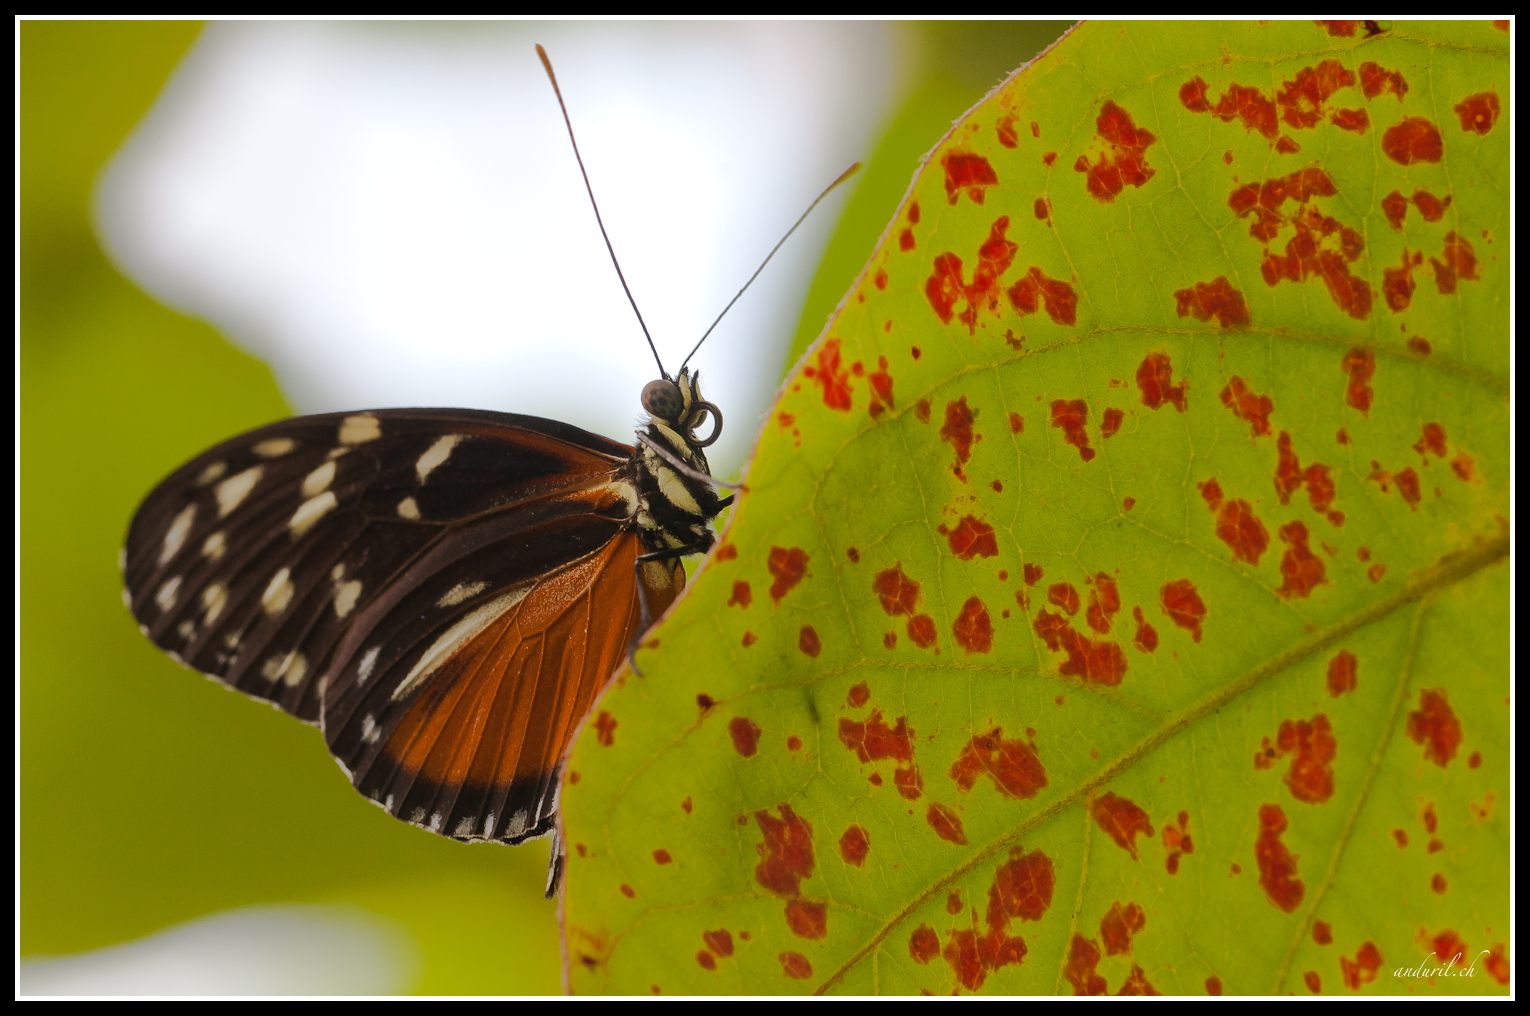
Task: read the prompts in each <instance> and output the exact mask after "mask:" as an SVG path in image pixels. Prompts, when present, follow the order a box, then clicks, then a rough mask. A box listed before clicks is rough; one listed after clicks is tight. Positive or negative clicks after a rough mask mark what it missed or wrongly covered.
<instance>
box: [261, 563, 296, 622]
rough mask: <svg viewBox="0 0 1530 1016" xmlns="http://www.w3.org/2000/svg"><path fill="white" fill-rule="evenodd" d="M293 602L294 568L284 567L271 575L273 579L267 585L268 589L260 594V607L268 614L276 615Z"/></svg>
mask: <svg viewBox="0 0 1530 1016" xmlns="http://www.w3.org/2000/svg"><path fill="white" fill-rule="evenodd" d="M291 602H292V569H291V568H283V569H282V570H281V571H279V572H277V573H276V574H275V575H273V576H271V581H270V583H268V584H267V585H266V591H265V592H263V593H261V594H260V609H261V610H264V611H265V612H266V614H267V615H269V616H271V617H275V616H276V615H277V614H280V613H281V612H282V611H284V610H286V609H287V604H289V603H291Z"/></svg>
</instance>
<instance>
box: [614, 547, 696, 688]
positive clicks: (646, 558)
mask: <svg viewBox="0 0 1530 1016" xmlns="http://www.w3.org/2000/svg"><path fill="white" fill-rule="evenodd" d="M706 549H707V546H703V545H702V544H699V543H697V544H692V545H689V546H685V547H671V548H669V549H667V550H655V551H650V552H649V553H647V554H639V555H638V556H637V560H636V561H634V562H633V565H632V567H633V570H634V571H636V572H637V573H638V576H637V591H638V630H637V634H636V635H634V636H632V641H631V642H629V643H628V644H627V663H628V665H629V666H631V667H632V672H633V673H634V674H636V675H637V676H638V677H642V676H643V672H642V671H641V670H639V669H638V665H637V649H638V643H640V642H642V641H643V636H644V635H646V634H647V633H648V626H649V625H650V624H652V623H653V611H652V610H651V609H650V608H649V606H648V585H647V584H646V583H645V582H644V581H643V575H642V571H643V565H645V564H647V563H648V562H650V561H674V560H677V559H679V558H682V557H685V556H687V555H689V554H699V553H701V552H702V551H704V550H706Z"/></svg>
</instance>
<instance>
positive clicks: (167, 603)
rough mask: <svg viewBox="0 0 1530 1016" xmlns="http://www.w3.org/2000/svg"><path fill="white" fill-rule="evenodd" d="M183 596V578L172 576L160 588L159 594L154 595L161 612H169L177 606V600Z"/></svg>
mask: <svg viewBox="0 0 1530 1016" xmlns="http://www.w3.org/2000/svg"><path fill="white" fill-rule="evenodd" d="M180 594H181V577H180V576H179V575H172V576H171V577H170V578H168V579H166V580H165V581H164V584H163V585H161V586H160V587H159V592H157V593H155V594H154V602H155V603H157V604H159V609H160V610H169V609H170V608H171V607H173V606H175V598H176V597H177V596H179V595H180Z"/></svg>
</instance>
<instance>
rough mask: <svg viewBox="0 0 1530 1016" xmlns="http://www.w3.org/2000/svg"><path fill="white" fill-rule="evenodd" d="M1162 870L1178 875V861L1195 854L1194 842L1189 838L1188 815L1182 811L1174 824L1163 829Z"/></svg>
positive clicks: (1166, 825) (1165, 825)
mask: <svg viewBox="0 0 1530 1016" xmlns="http://www.w3.org/2000/svg"><path fill="white" fill-rule="evenodd" d="M1163 849H1164V854H1165V857H1164V861H1163V866H1164V870H1165V871H1167V872H1168V873H1169V874H1170V875H1177V874H1179V859H1180V857H1182V856H1183V855H1185V854H1193V853H1195V841H1194V840H1193V839H1191V838H1190V813H1189V812H1188V811H1182V812H1180V813H1179V814H1178V815H1177V816H1175V824H1173V825H1170V824H1168V823H1165V824H1164V827H1163Z"/></svg>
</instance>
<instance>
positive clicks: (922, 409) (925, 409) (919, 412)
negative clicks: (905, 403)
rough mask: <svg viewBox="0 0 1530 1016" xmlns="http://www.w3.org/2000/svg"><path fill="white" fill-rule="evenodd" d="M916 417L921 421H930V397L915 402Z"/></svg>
mask: <svg viewBox="0 0 1530 1016" xmlns="http://www.w3.org/2000/svg"><path fill="white" fill-rule="evenodd" d="M914 419H916V420H918V421H919V422H920V423H929V422H930V400H929V399H920V400H919V401H918V402H916V403H914Z"/></svg>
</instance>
